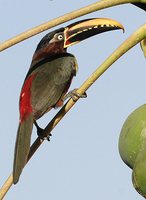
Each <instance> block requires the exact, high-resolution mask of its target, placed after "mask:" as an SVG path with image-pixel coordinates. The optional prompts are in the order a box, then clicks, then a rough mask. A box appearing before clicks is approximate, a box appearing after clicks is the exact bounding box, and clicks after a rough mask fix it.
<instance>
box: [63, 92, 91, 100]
mask: <svg viewBox="0 0 146 200" xmlns="http://www.w3.org/2000/svg"><path fill="white" fill-rule="evenodd" d="M70 97H71V98H72V100H73V101H76V97H78V98H86V97H87V94H86V92H84V94H82V95H80V94H79V93H78V92H77V89H74V90H72V91H70V92H68V93H67V94H66V95H65V96H64V98H63V101H65V100H66V99H68V98H70Z"/></svg>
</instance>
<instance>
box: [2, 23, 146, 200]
mask: <svg viewBox="0 0 146 200" xmlns="http://www.w3.org/2000/svg"><path fill="white" fill-rule="evenodd" d="M144 38H146V24H145V25H143V26H142V27H140V28H139V29H138V30H137V31H136V32H135V33H133V34H132V35H131V36H130V37H129V38H128V39H127V40H125V41H124V42H123V43H122V44H121V45H120V46H119V47H118V48H117V49H116V50H115V51H114V52H113V53H112V54H111V56H109V57H108V58H107V59H106V60H105V61H104V62H103V64H102V65H100V66H99V67H98V68H97V69H96V71H95V72H94V73H93V74H92V75H91V76H90V77H89V78H88V79H87V80H86V81H85V82H84V83H83V84H82V85H81V87H80V88H79V89H78V90H77V92H78V93H79V94H81V95H82V94H84V92H85V91H86V90H88V88H89V87H91V85H92V84H93V83H94V82H95V81H96V80H97V79H98V78H99V77H100V76H101V75H102V74H103V73H104V72H105V71H106V70H107V69H108V68H109V67H110V66H111V65H112V64H113V63H114V62H115V61H116V60H117V59H119V58H120V57H121V56H122V55H123V54H124V53H126V52H127V51H128V50H129V49H131V48H132V47H133V46H135V45H136V44H137V43H139V42H140V41H141V40H143V39H144ZM78 99H79V98H78V97H76V102H77V101H78ZM76 102H75V101H73V100H72V99H70V100H69V101H68V102H67V103H66V104H65V105H64V106H63V107H62V108H61V109H60V111H59V112H58V113H57V114H56V116H55V117H54V118H53V119H52V120H51V121H50V123H49V124H48V125H47V126H46V128H45V130H44V135H46V136H47V135H48V134H49V133H50V132H51V131H52V130H53V129H54V128H55V126H56V125H57V124H58V123H59V122H60V120H61V119H62V118H63V117H64V116H65V114H66V113H67V112H68V111H69V110H70V109H71V108H72V107H73V106H74V104H75V103H76ZM42 142H43V141H40V139H39V138H37V139H36V140H35V142H34V143H33V144H32V146H31V149H30V154H29V158H28V161H29V160H30V158H31V157H32V156H33V154H34V153H35V151H36V150H37V149H38V148H39V146H40V145H41V144H42ZM12 184H13V177H12V175H10V176H9V178H8V179H7V181H6V182H5V183H4V185H3V186H2V188H1V189H0V200H1V199H3V198H4V196H5V195H6V193H7V192H8V190H9V189H10V187H11V186H12Z"/></svg>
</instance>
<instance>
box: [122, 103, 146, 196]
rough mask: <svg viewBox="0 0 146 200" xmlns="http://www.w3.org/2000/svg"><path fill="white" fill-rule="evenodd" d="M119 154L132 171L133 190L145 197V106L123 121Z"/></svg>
mask: <svg viewBox="0 0 146 200" xmlns="http://www.w3.org/2000/svg"><path fill="white" fill-rule="evenodd" d="M119 153H120V156H121V158H122V160H123V161H124V162H125V163H126V164H127V165H128V166H129V167H130V168H131V169H133V172H132V181H133V185H134V187H135V189H136V190H137V191H138V192H139V193H140V194H141V195H142V196H143V197H146V104H144V105H142V106H140V107H139V108H137V109H136V110H135V111H133V112H132V113H131V114H130V115H129V117H128V118H127V120H126V121H125V123H124V125H123V127H122V130H121V133H120V138H119Z"/></svg>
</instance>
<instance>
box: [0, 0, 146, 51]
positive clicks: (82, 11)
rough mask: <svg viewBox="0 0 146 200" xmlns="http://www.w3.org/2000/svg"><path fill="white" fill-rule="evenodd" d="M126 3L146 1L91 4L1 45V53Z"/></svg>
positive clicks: (113, 1) (132, 1) (131, 0)
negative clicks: (82, 18)
mask: <svg viewBox="0 0 146 200" xmlns="http://www.w3.org/2000/svg"><path fill="white" fill-rule="evenodd" d="M125 3H146V0H104V1H99V2H96V3H93V4H90V5H88V6H86V7H83V8H81V9H78V10H76V11H73V12H71V13H67V14H65V15H63V16H61V17H58V18H55V19H53V20H50V21H48V22H46V23H44V24H41V25H39V26H36V27H34V28H31V29H29V30H27V31H25V32H23V33H21V34H19V35H17V36H15V37H13V38H11V39H9V40H7V41H5V42H3V43H1V44H0V52H1V51H3V50H5V49H7V48H9V47H11V46H13V45H15V44H17V43H19V42H22V41H23V40H26V39H28V38H30V37H32V36H34V35H36V34H38V33H41V32H43V31H45V30H48V29H50V28H52V27H55V26H57V25H59V24H62V23H64V22H67V21H70V20H72V19H75V18H77V17H81V16H83V15H86V14H89V13H92V12H95V11H97V10H101V9H105V8H109V7H111V6H116V5H120V4H125Z"/></svg>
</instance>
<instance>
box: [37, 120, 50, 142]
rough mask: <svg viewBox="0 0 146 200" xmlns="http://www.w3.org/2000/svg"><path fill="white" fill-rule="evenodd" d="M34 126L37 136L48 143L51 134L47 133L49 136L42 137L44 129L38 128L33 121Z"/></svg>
mask: <svg viewBox="0 0 146 200" xmlns="http://www.w3.org/2000/svg"><path fill="white" fill-rule="evenodd" d="M34 125H35V126H36V129H37V135H38V137H39V138H40V139H41V140H48V141H50V136H52V134H51V133H49V135H48V136H47V137H45V136H44V134H43V133H44V129H42V128H41V127H39V125H38V123H37V122H36V121H34Z"/></svg>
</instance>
